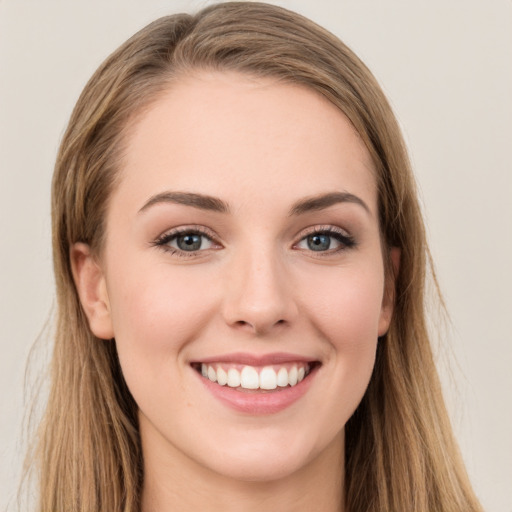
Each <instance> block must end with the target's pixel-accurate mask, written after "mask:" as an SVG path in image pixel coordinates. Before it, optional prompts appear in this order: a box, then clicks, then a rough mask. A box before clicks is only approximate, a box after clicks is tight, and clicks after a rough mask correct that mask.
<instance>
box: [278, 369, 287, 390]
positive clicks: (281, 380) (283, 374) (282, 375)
mask: <svg viewBox="0 0 512 512" xmlns="http://www.w3.org/2000/svg"><path fill="white" fill-rule="evenodd" d="M277 385H278V386H279V387H282V388H284V387H286V386H288V370H287V369H286V368H281V369H280V370H279V371H278V372H277Z"/></svg>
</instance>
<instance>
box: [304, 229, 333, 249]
mask: <svg viewBox="0 0 512 512" xmlns="http://www.w3.org/2000/svg"><path fill="white" fill-rule="evenodd" d="M307 240H308V248H309V249H311V250H312V251H326V250H327V249H329V247H330V246H331V237H330V236H329V235H322V234H320V233H316V234H314V235H309V236H308V238H307Z"/></svg>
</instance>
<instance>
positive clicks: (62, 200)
mask: <svg viewBox="0 0 512 512" xmlns="http://www.w3.org/2000/svg"><path fill="white" fill-rule="evenodd" d="M53 236H54V260H55V275H56V281H57V291H58V324H57V336H56V345H55V352H54V359H53V366H52V389H51V393H50V399H49V403H48V407H47V411H46V416H45V418H44V421H43V423H42V426H41V430H40V438H39V450H38V457H39V458H38V461H39V469H40V475H41V480H40V485H41V488H40V496H41V500H40V510H42V511H46V510H56V511H59V510H83V511H86V510H87V511H90V510H105V511H107V510H108V511H112V510H125V511H129V510H142V511H143V512H148V511H151V510H197V509H204V510H218V509H221V508H222V509H223V510H230V509H231V508H233V509H235V507H236V508H237V509H240V508H241V509H243V510H256V509H258V510H259V509H261V508H262V506H265V507H266V508H270V507H273V508H277V509H278V510H288V509H290V510H291V509H292V507H293V509H294V510H326V511H328V510H347V511H359V510H361V511H362V510H365V511H367V510H375V511H377V510H379V511H381V510H424V511H427V510H429V511H430V510H454V511H455V510H460V511H462V510H464V511H467V510H480V507H479V505H478V503H477V500H476V498H475V497H474V495H473V492H472V490H471V487H470V484H469V482H468V480H467V477H466V474H465V471H464V468H463V465H462V462H461V460H460V457H459V454H458V450H457V447H456V444H455V442H454V440H453V437H452V433H451V429H450V425H449V422H448V419H447V415H446V411H445V409H444V405H443V401H442V397H441V391H440V386H439V382H438V378H437V374H436V370H435V367H434V364H433V360H432V354H431V349H430V344H429V340H428V335H427V331H426V326H425V319H424V304H423V299H424V281H425V272H426V266H427V264H428V257H427V255H428V249H427V247H426V243H425V236H424V228H423V223H422V219H421V215H420V211H419V207H418V203H417V198H416V191H415V186H414V181H413V178H412V176H411V172H410V169H409V164H408V160H407V155H406V151H405V148H404V144H403V141H402V138H401V135H400V132H399V129H398V127H397V123H396V121H395V119H394V117H393V114H392V112H391V110H390V108H389V105H388V103H387V101H386V99H385V98H384V96H383V94H382V92H381V90H380V88H379V86H378V85H377V83H376V82H375V79H374V78H373V77H372V75H371V74H370V72H369V71H368V70H367V69H366V67H365V66H364V65H363V64H362V63H361V62H360V61H359V59H358V58H357V57H356V56H355V55H354V54H353V53H352V52H351V51H350V50H348V49H347V48H346V47H345V46H344V45H343V44H342V43H341V42H340V41H339V40H337V39H336V38H335V37H333V36H332V35H331V34H329V33H328V32H326V31H324V30H322V29H321V28H319V27H318V26H316V25H314V24H313V23H312V22H310V21H308V20H305V19H304V18H302V17H300V16H298V15H296V14H293V13H290V12H289V11H286V10H284V9H281V8H277V7H273V6H269V5H265V4H257V3H255V4H253V3H241V4H239V3H227V4H221V5H217V6H213V7H209V8H206V9H205V10H203V11H201V12H200V13H198V14H197V15H196V16H188V15H178V16H171V17H168V18H162V19H160V20H157V21H156V22H154V23H153V24H151V25H149V26H148V27H146V28H145V29H143V30H142V31H141V32H139V33H138V34H136V35H135V36H133V38H131V39H130V40H129V41H127V42H126V43H125V44H124V45H123V46H122V47H121V48H120V49H119V50H117V51H116V52H115V53H114V54H113V55H112V56H111V57H110V58H109V59H107V61H106V62H105V63H104V64H103V65H102V66H101V67H100V69H99V70H98V71H97V72H96V74H95V75H94V76H93V78H92V79H91V81H90V82H89V84H88V85H87V86H86V88H85V90H84V92H83V93H82V96H81V98H80V99H79V101H78V103H77V106H76V108H75V111H74V113H73V115H72V117H71V120H70V123H69V127H68V130H67V132H66V134H65V136H64V139H63V142H62V146H61V150H60V153H59V156H58V161H57V165H56V170H55V174H54V181H53Z"/></svg>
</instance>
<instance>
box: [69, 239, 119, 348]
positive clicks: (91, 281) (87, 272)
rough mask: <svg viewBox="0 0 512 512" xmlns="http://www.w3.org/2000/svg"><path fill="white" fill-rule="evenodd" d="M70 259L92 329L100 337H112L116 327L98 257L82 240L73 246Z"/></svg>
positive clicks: (76, 284) (106, 338)
mask: <svg viewBox="0 0 512 512" xmlns="http://www.w3.org/2000/svg"><path fill="white" fill-rule="evenodd" d="M70 259H71V269H72V271H73V279H74V281H75V286H76V289H77V290H78V296H79V297H80V302H81V303H82V307H83V309H84V312H85V314H86V316H87V319H88V320H89V327H90V329H91V331H92V332H93V334H94V335H95V336H96V337H98V338H101V339H104V340H108V339H112V338H113V337H114V329H113V327H112V319H111V315H110V303H109V300H108V293H107V286H106V282H105V276H104V274H103V271H102V269H101V267H100V265H99V263H98V261H97V259H96V258H95V257H94V256H93V254H92V253H91V248H90V247H89V246H88V245H87V244H84V243H80V242H79V243H76V244H73V246H72V247H71V251H70Z"/></svg>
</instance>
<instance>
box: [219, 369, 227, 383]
mask: <svg viewBox="0 0 512 512" xmlns="http://www.w3.org/2000/svg"><path fill="white" fill-rule="evenodd" d="M217 382H218V383H219V384H220V385H221V386H225V385H226V384H227V382H228V374H227V373H226V372H225V371H224V370H223V369H222V368H220V367H219V368H217Z"/></svg>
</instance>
